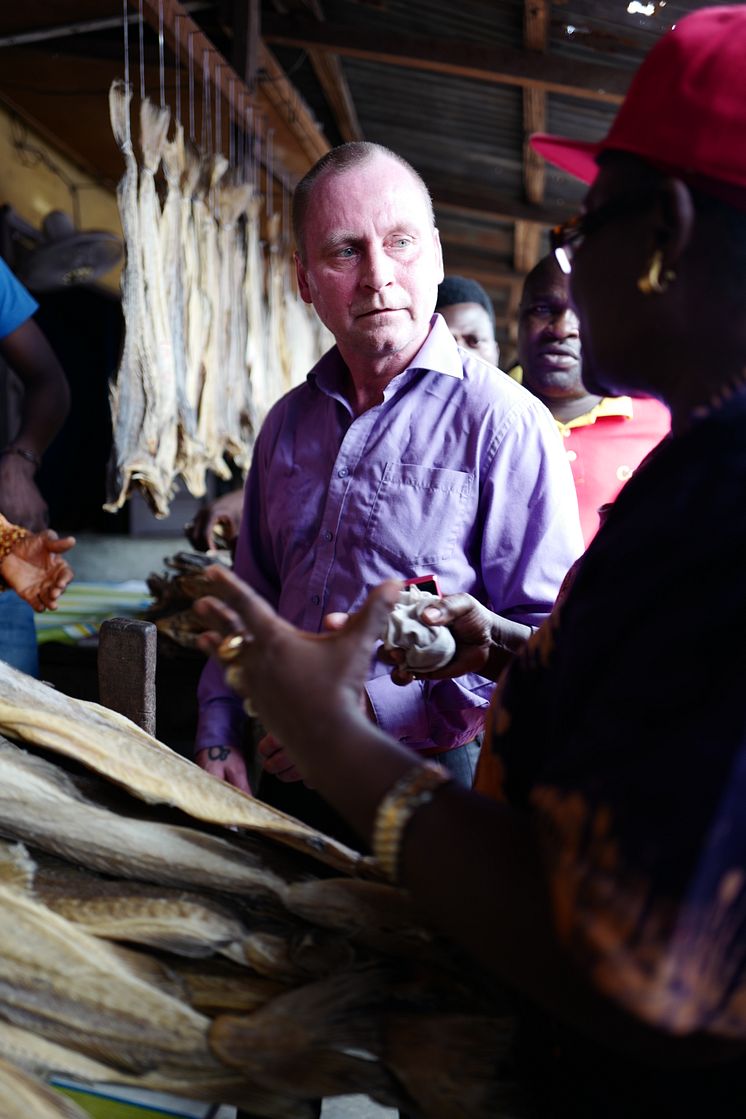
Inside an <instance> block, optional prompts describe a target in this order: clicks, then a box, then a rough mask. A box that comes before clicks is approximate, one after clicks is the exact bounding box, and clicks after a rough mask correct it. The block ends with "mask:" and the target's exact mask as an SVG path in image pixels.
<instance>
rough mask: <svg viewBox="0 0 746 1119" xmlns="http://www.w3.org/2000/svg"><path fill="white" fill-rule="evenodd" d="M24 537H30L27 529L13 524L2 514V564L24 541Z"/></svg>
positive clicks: (0, 545)
mask: <svg viewBox="0 0 746 1119" xmlns="http://www.w3.org/2000/svg"><path fill="white" fill-rule="evenodd" d="M24 536H28V529H27V528H21V527H20V525H14V524H11V523H10V521H9V520H7V519H6V518H5V517H4V516H3V515H2V513H0V563H2V562H3V560H4V559H5V558H6V557H7V556H9V555H10V553H11V552H12V551H13V549H14V548H15V546H16V544H17V543H18V541H19V540H23V538H24Z"/></svg>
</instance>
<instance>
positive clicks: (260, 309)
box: [244, 190, 277, 425]
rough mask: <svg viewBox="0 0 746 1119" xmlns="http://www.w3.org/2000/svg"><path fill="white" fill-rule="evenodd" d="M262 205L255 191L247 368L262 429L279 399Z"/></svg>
mask: <svg viewBox="0 0 746 1119" xmlns="http://www.w3.org/2000/svg"><path fill="white" fill-rule="evenodd" d="M262 204H263V199H262V196H261V195H260V194H258V193H257V192H256V190H255V191H254V194H253V196H252V198H251V201H250V202H249V207H248V213H247V215H246V272H245V274H244V302H245V305H246V313H247V338H246V366H247V369H248V373H249V379H250V385H251V399H252V404H253V407H254V409H255V413H256V422H257V425H261V423H262V422H263V420H264V417H265V416H266V414H267V412H268V411H269V408H270V406H271V405H272V403H273V402H274V401H275V400H276V399H277V397H276V395H275V394H274V393H273V392H272V386H271V384H270V380H269V372H270V371H269V362H268V357H267V347H268V342H269V331H268V324H267V303H266V299H265V268H264V256H263V254H262V239H261V211H262Z"/></svg>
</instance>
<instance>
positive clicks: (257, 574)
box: [195, 433, 278, 751]
mask: <svg viewBox="0 0 746 1119" xmlns="http://www.w3.org/2000/svg"><path fill="white" fill-rule="evenodd" d="M263 445H264V444H263V440H262V436H261V433H260V435H259V438H258V439H257V442H256V445H255V450H254V457H253V461H252V465H251V469H250V470H249V475H248V478H247V479H246V488H245V491H244V504H243V513H242V515H241V526H240V529H239V534H238V544H237V546H236V557H235V562H234V565H233V570H234V571H235V573H236V574H237V575H239V576H240V577H241V578H242V579H243V580H244V582H246V583H248V584H249V586H250V587H252V588H253V589H254V590H256V591H257V592H258V593H259V594H261V595H262V596H263V597H264V598H265V599H266V600H267V601H268V602H269V603H271V605H272V606H274V607H276V606H277V597H278V596H277V588H276V586H275V584H273V582H272V580H271V579H270V578H269V576H268V574H267V571H268V566H269V558H268V557H269V556H270V555H271V551H270V546H269V534H268V531H267V526H266V524H265V523H264V520H263V517H262V510H263V509H264V508H266V504H265V502H264V501H263V500H262V495H261V484H262V483H261V474H262V472H261V456H262V453H263ZM197 705H198V718H197V732H196V737H195V751H196V750H203V749H205V747H207V746H233V747H239V746H240V745H241V741H242V737H243V734H242V732H243V727H244V723H245V716H244V713H243V708H242V705H241V701H240V699H239V698H238V696H237V695H236V694H235V692H234V691H233V690H232V689H231V688H229V687H228V685H227V684H226V682H225V676H224V673H223V669H222V667H221V666H220V665H219V664H217V663H216V662H215V661H213V660H210V661H208V663H207V664H206V665H205V667H204V669H203V670H202V675H201V677H200V681H199V685H198V688H197Z"/></svg>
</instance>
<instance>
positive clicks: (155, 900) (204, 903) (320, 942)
mask: <svg viewBox="0 0 746 1119" xmlns="http://www.w3.org/2000/svg"><path fill="white" fill-rule="evenodd" d="M0 828H2V823H1V822H0ZM0 882H4V883H5V884H6V885H13V884H14V883H15V884H16V885H17V887H18V888H20V889H22V890H23V891H24V892H25V893H26V894H27V895H28V896H29V897H31V898H33V899H34V900H35V901H38V902H39V903H40V904H42V905H46V906H48V907H49V908H50V909H51V910H53V912H55V913H58V914H59V915H60V916H61V917H65V918H66V919H67V920H68V921H72V922H73V923H74V924H77V925H82V926H83V928H85V930H86V931H87V932H89V933H92V934H93V935H94V936H98V937H101V938H103V939H105V940H115V941H124V942H128V943H134V944H143V945H147V946H149V947H151V948H155V949H158V950H160V951H165V952H171V953H175V954H176V955H180V956H189V957H193V958H195V959H196V958H203V957H208V956H212V955H215V954H219V955H221V956H225V957H226V959H229V960H233V961H234V962H235V963H236V964H239V965H242V966H247V967H250V968H251V969H252V970H254V971H255V972H257V973H258V974H259V975H263V976H265V977H267V978H272V979H277V980H296V981H297V980H299V979H302V978H307V977H309V976H318V975H323V974H328V973H330V972H332V971H335V970H338V969H339V968H340V967H342V966H345V965H348V964H350V963H351V962H352V950H351V948H350V946H349V945H348V944H347V943H346V942H345V941H343V940H342V939H340V938H335V937H332V936H331V935H329V934H328V933H324V932H323V931H322V930H320V929H314V928H308V927H305V926H299V924H298V922H295V924H294V925H292V924H289V923H288V922H283V923H279V922H278V921H277V919H275V922H274V926H273V925H272V923H271V922H270V921H269V920H267V921H266V922H265V924H266V927H264V928H260V927H257V923H256V919H255V918H254V920H253V922H252V924H253V927H252V925H250V924H249V923H247V921H246V920H244V919H242V917H241V916H240V914H239V912H238V911H237V910H236V909H235V908H231V907H230V906H229V905H228V904H227V903H225V902H222V903H221V902H219V901H217V900H216V899H215V898H214V897H209V896H205V895H203V894H197V893H194V892H191V891H185V890H183V889H178V890H177V889H173V888H169V887H167V886H165V885H159V886H155V885H153V884H151V883H147V882H137V881H131V880H124V881H122V880H121V879H111V878H102V877H101V876H100V875H96V874H92V873H90V872H88V871H84V870H82V869H81V868H80V867H76V866H73V865H71V864H70V863H67V862H64V861H62V860H59V859H50V858H48V857H46V856H43V855H41V854H40V853H35V855H34V857H33V858H32V857H31V855H29V853H28V851H27V850H26V849H25V848H24V847H23V846H22V845H21V844H15V845H10V844H5V843H2V841H0Z"/></svg>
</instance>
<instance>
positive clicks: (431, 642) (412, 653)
mask: <svg viewBox="0 0 746 1119" xmlns="http://www.w3.org/2000/svg"><path fill="white" fill-rule="evenodd" d="M439 601H440V599H439V597H438V595H435V594H430V593H429V591H421V590H419V588H418V587H407V588H406V590H403V591H402V592H401V595H400V597H399V601H398V602H397V604H396V606H395V607H394V609H393V610H392V611H391V613H390V614H389V616H388V620H387V622H386V625H385V627H384V631H383V633H382V634H381V639H382V641H383V647H384V649H386V651H387V652H389V653H390V652H391V651H392V650H393V649H403V650H404V652H405V659H404V665H405V667H406V668H409V669H411V670H412V671H416V672H433V671H434V670H435V669H437V668H442V667H443V665H446V664H448V662H449V660H450V659H451V657H452V656H453V654H454V653H455V651H456V639H455V638H454V636H453V634H452V633H451V631H450V630H449V629H448V627H447V626H429V625H428V624H427V622H423V621H421V618H422V611H423V610H424V609H425V607H427V606H431V605H432V604H433V603H436V602H439Z"/></svg>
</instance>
